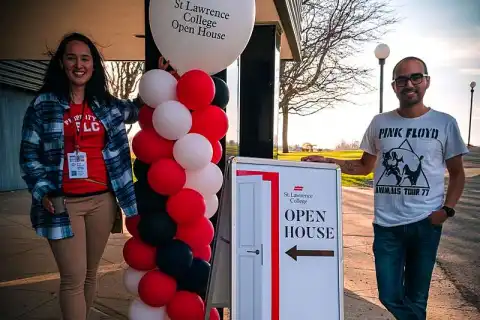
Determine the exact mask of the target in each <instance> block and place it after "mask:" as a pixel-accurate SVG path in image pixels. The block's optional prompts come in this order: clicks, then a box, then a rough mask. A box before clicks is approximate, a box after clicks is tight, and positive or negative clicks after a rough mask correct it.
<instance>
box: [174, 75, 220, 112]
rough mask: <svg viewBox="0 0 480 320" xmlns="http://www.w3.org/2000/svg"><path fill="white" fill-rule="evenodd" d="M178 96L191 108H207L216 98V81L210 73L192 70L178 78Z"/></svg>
mask: <svg viewBox="0 0 480 320" xmlns="http://www.w3.org/2000/svg"><path fill="white" fill-rule="evenodd" d="M177 97H178V101H180V102H181V103H183V104H184V105H185V106H186V107H187V108H188V109H190V110H200V109H203V108H206V107H208V106H209V105H210V103H212V101H213V98H215V83H214V82H213V79H212V77H210V76H209V75H208V73H206V72H204V71H202V70H190V71H188V72H186V73H185V74H184V75H183V76H181V77H180V79H179V80H178V84H177Z"/></svg>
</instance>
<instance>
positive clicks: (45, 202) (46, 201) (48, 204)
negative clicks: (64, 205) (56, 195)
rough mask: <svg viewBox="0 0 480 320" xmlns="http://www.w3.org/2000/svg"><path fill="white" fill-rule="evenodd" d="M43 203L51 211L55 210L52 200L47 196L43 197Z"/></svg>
mask: <svg viewBox="0 0 480 320" xmlns="http://www.w3.org/2000/svg"><path fill="white" fill-rule="evenodd" d="M42 204H43V207H44V208H45V209H47V210H48V211H49V212H50V213H54V212H55V209H54V208H53V204H52V201H50V199H49V198H48V197H47V196H45V197H43V200H42Z"/></svg>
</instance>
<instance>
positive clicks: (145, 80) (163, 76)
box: [138, 69, 177, 108]
mask: <svg viewBox="0 0 480 320" xmlns="http://www.w3.org/2000/svg"><path fill="white" fill-rule="evenodd" d="M138 93H139V94H140V97H141V98H142V100H143V102H145V103H146V104H147V105H148V106H149V107H152V108H155V107H156V106H158V105H159V104H161V103H163V102H165V101H169V100H177V79H175V77H174V76H172V75H171V74H170V73H168V72H167V71H164V70H160V69H153V70H150V71H147V72H145V73H144V74H143V76H142V78H140V83H139V84H138Z"/></svg>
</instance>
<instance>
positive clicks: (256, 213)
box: [235, 176, 263, 319]
mask: <svg viewBox="0 0 480 320" xmlns="http://www.w3.org/2000/svg"><path fill="white" fill-rule="evenodd" d="M261 188H262V179H261V177H258V176H252V177H238V179H237V184H236V190H237V197H236V199H237V203H236V207H237V208H236V212H239V213H241V214H238V215H237V216H236V226H237V228H238V230H242V232H238V233H237V234H236V236H235V239H236V243H237V246H236V249H237V261H236V264H235V268H237V275H238V277H237V281H238V286H237V289H236V296H237V303H238V309H237V310H238V313H237V318H238V319H261V314H262V254H263V252H261V249H262V248H261V247H262V221H261V219H262V212H261V205H262V192H261Z"/></svg>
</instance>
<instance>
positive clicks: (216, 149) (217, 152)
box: [210, 141, 223, 164]
mask: <svg viewBox="0 0 480 320" xmlns="http://www.w3.org/2000/svg"><path fill="white" fill-rule="evenodd" d="M210 143H211V144H212V148H213V155H212V162H213V163H215V164H218V163H219V162H220V160H221V159H222V155H223V148H222V144H221V143H220V141H216V142H210Z"/></svg>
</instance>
